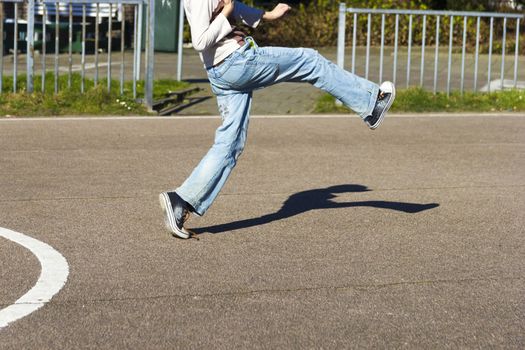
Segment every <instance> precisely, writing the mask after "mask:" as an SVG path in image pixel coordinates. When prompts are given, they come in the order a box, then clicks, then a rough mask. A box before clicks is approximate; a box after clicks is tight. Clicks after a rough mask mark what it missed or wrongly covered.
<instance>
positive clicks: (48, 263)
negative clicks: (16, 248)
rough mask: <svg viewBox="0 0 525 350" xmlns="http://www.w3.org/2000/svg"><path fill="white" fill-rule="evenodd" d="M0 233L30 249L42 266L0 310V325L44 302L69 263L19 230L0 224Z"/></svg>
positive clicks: (63, 278)
mask: <svg viewBox="0 0 525 350" xmlns="http://www.w3.org/2000/svg"><path fill="white" fill-rule="evenodd" d="M0 236H1V237H4V238H7V239H8V240H10V241H13V242H15V243H17V244H19V245H21V246H23V247H24V248H27V249H29V250H30V251H31V253H33V254H34V255H35V256H36V257H37V259H38V261H39V262H40V266H41V268H42V270H41V272H40V277H39V278H38V281H36V284H35V285H34V286H33V288H31V289H30V290H29V291H28V292H27V293H26V294H24V295H23V296H22V297H21V298H20V299H18V300H17V301H15V303H14V304H12V305H9V306H8V307H6V308H4V309H2V310H0V329H2V328H4V327H6V326H7V325H8V324H10V323H11V322H14V321H16V320H18V319H20V318H22V317H24V316H27V315H29V314H30V313H32V312H33V311H36V310H37V309H39V308H41V307H42V306H44V304H45V303H47V302H48V301H49V300H51V298H52V297H53V296H54V295H55V294H56V293H58V291H59V290H60V289H62V287H63V286H64V284H65V283H66V281H67V276H68V274H69V266H68V264H67V261H66V259H65V258H64V257H63V256H62V254H60V253H59V252H57V251H56V250H55V249H53V247H51V246H49V245H47V244H45V243H43V242H40V241H38V240H36V239H34V238H31V237H28V236H26V235H23V234H21V233H18V232H15V231H11V230H8V229H5V228H2V227H0Z"/></svg>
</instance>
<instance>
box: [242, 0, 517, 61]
mask: <svg viewBox="0 0 525 350" xmlns="http://www.w3.org/2000/svg"><path fill="white" fill-rule="evenodd" d="M428 3H429V1H423V0H410V1H405V0H387V1H380V0H369V1H363V0H349V1H346V5H347V7H356V8H364V7H366V8H384V9H421V10H429V9H431V8H430V7H429V6H428V5H427V4H428ZM256 6H257V5H256ZM272 6H273V5H272V4H267V5H265V6H264V7H265V8H266V9H270V8H271V7H272ZM480 6H481V5H480ZM466 8H469V9H471V10H484V9H485V8H484V7H481V8H480V7H479V6H478V7H475V8H472V6H467V7H466ZM492 10H493V9H492ZM498 11H506V12H510V11H511V10H510V9H508V8H502V9H499V10H498ZM338 15H339V2H337V1H332V0H311V1H310V2H308V3H307V4H304V3H301V4H298V5H294V8H293V9H292V11H291V12H290V13H289V14H288V15H287V17H286V18H283V19H281V20H279V21H276V22H271V23H265V22H263V23H262V24H261V25H260V26H259V27H258V28H257V29H256V30H250V29H249V28H244V29H245V30H247V31H248V32H249V33H250V34H251V35H252V36H253V37H254V38H255V39H256V41H257V42H258V43H260V44H261V45H276V46H290V47H298V46H306V47H322V46H335V45H336V42H337V24H338ZM352 22H353V16H352V15H347V22H346V23H347V27H346V28H347V30H346V44H347V45H351V43H352V25H353V23H352ZM394 23H395V16H394V15H390V16H386V17H385V29H386V33H385V34H386V35H385V45H390V46H392V45H394V30H393V28H394ZM412 25H413V27H412V30H413V31H412V43H413V44H414V45H418V44H419V43H421V39H422V27H423V26H422V17H417V18H416V17H414V18H413V24H412ZM449 25H450V18H449V17H441V19H440V29H441V30H440V38H439V41H440V45H448V41H449ZM408 27H409V17H408V16H400V17H399V38H398V40H399V42H398V44H399V45H403V46H405V45H407V43H408ZM357 28H358V32H357V45H365V44H366V31H367V15H359V16H358V27H357ZM515 32H516V21H514V20H512V21H507V37H506V49H507V52H508V53H513V52H514V50H515V34H514V33H515ZM371 33H372V35H371V45H376V46H377V45H380V38H381V35H380V34H381V16H380V15H375V16H372V26H371ZM435 33H436V18H435V17H434V16H431V17H427V24H426V45H435V39H436V38H435ZM453 33H454V34H453V37H454V46H455V47H456V48H457V49H459V47H460V46H461V45H462V40H463V18H455V19H454V32H453ZM502 33H503V20H502V19H495V21H494V42H493V43H494V45H493V52H494V53H500V52H501V37H502ZM520 33H521V38H520V41H521V45H520V47H519V49H520V53H521V54H525V21H521V28H520ZM475 37H476V19H475V18H469V19H468V21H467V50H468V51H469V52H473V51H474V48H475ZM488 38H489V20H488V19H482V21H481V26H480V52H482V53H483V52H488Z"/></svg>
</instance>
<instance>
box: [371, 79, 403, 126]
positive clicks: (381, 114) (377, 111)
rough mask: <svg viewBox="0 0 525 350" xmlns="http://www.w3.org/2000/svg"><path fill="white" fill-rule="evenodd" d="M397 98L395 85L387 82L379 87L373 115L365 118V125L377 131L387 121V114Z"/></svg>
mask: <svg viewBox="0 0 525 350" xmlns="http://www.w3.org/2000/svg"><path fill="white" fill-rule="evenodd" d="M395 98H396V88H395V86H394V84H393V83H391V82H389V81H385V82H384V83H383V84H381V85H380V86H379V95H378V96H377V102H376V105H375V107H374V110H373V111H372V115H369V116H368V117H366V118H365V123H366V124H367V125H368V127H369V128H370V129H372V130H374V129H377V127H378V126H379V125H381V123H382V122H383V119H385V115H386V112H388V110H389V109H390V106H392V103H393V102H394V99H395Z"/></svg>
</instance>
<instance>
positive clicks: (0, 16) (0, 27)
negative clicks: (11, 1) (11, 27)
mask: <svg viewBox="0 0 525 350" xmlns="http://www.w3.org/2000/svg"><path fill="white" fill-rule="evenodd" d="M0 33H2V34H0V35H2V36H1V37H0V94H1V93H2V92H3V89H4V86H3V81H4V3H3V2H0Z"/></svg>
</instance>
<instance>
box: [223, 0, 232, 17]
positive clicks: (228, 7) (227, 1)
mask: <svg viewBox="0 0 525 350" xmlns="http://www.w3.org/2000/svg"><path fill="white" fill-rule="evenodd" d="M223 1H224V8H223V9H222V11H221V13H222V14H223V15H224V17H226V18H228V17H230V15H231V14H232V13H233V8H234V7H235V4H234V0H223Z"/></svg>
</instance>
